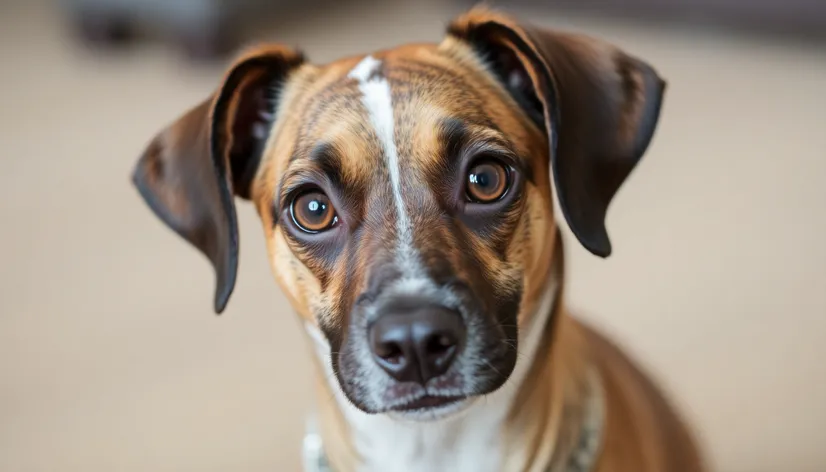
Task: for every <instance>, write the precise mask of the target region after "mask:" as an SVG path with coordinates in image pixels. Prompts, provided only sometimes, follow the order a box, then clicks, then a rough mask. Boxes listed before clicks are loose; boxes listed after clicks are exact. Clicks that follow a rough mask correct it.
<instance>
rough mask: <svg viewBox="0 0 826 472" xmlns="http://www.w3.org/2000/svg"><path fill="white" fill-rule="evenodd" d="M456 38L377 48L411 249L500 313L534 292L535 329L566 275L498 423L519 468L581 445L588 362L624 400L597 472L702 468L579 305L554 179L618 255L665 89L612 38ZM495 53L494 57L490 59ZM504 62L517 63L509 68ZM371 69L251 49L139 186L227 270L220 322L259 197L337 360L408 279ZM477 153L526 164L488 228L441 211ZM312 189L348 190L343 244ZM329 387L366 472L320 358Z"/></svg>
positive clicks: (290, 277)
mask: <svg viewBox="0 0 826 472" xmlns="http://www.w3.org/2000/svg"><path fill="white" fill-rule="evenodd" d="M450 32H451V34H450V35H449V36H448V38H446V39H445V40H444V41H443V42H442V43H441V44H439V45H432V44H416V45H408V46H403V47H399V48H396V49H393V50H388V51H382V52H378V53H375V54H373V55H372V56H373V57H374V58H376V59H377V60H378V61H380V62H381V71H380V73H381V74H382V76H383V77H384V78H385V79H386V80H387V81H388V83H389V84H390V87H391V89H392V94H393V102H394V104H395V107H394V110H393V112H394V113H395V116H394V120H395V136H394V139H395V143H396V146H397V147H398V153H399V156H400V165H401V166H402V168H403V171H404V172H405V175H407V176H408V177H409V179H408V180H406V181H405V182H404V183H403V185H404V190H405V192H406V195H405V198H407V199H408V201H414V202H416V205H415V206H414V205H411V208H410V211H411V219H413V220H415V221H416V234H415V235H414V244H415V246H416V249H417V250H418V251H419V252H420V253H421V254H422V257H423V259H424V261H425V265H426V266H427V267H428V269H429V270H431V271H432V272H433V273H434V274H437V275H443V274H449V275H450V276H452V277H456V278H458V279H461V280H465V281H469V282H468V283H469V284H470V285H472V286H474V287H476V288H477V289H478V290H477V291H476V293H477V295H478V296H479V297H480V298H482V299H483V300H482V302H483V304H484V305H485V306H495V305H496V304H502V303H506V302H507V301H508V300H509V299H510V298H509V297H518V307H519V310H518V313H515V320H514V322H515V323H517V325H518V326H519V329H526V328H527V327H529V326H531V323H532V321H533V320H532V318H531V316H532V314H534V313H535V308H536V307H537V306H538V304H539V300H540V299H541V298H542V296H543V294H544V290H545V288H546V286H547V281H548V280H549V278H554V279H555V280H558V281H559V282H560V287H559V295H558V296H557V298H556V301H555V304H554V309H553V312H552V316H551V318H550V320H549V321H548V323H547V325H546V326H534V327H532V329H540V330H542V332H543V333H544V334H543V338H542V343H541V346H540V348H539V350H538V352H537V354H536V356H535V357H534V358H532V359H520V360H518V362H530V371H529V375H528V377H527V378H526V380H525V381H524V383H523V384H522V385H516V386H514V385H509V387H510V388H518V389H519V391H518V395H517V397H516V401H515V402H514V404H513V405H512V410H511V414H510V417H509V421H508V423H507V425H506V426H505V429H504V430H503V431H501V434H502V439H503V442H504V444H506V445H507V446H506V450H507V451H508V453H507V454H506V459H505V464H503V468H504V470H514V471H516V470H525V471H534V470H536V471H542V470H544V469H545V468H546V467H547V466H548V464H551V463H554V462H555V461H561V460H564V458H565V457H566V454H568V453H569V452H570V450H571V449H572V448H573V447H575V443H576V438H577V434H578V433H579V426H580V422H581V420H582V401H583V397H584V395H585V388H586V382H585V378H586V372H587V369H589V368H590V367H596V368H597V369H598V371H599V373H600V375H601V378H602V380H603V383H604V388H605V391H606V398H607V423H606V428H605V437H604V447H603V452H602V455H601V456H600V460H599V465H598V469H597V470H598V471H599V472H610V471H635V472H661V471H674V472H679V471H686V472H688V471H692V472H694V471H699V470H701V469H702V467H701V461H700V459H699V455H698V453H697V450H696V447H695V445H694V443H693V441H692V438H691V435H690V434H689V432H688V430H687V429H686V428H685V427H684V426H683V423H682V422H681V421H680V419H679V416H678V415H677V414H676V413H675V412H674V410H673V409H672V408H671V407H670V406H669V404H668V402H667V401H666V400H665V399H664V397H663V396H662V395H661V394H660V393H659V392H658V390H657V388H656V387H655V386H654V384H653V383H652V382H651V381H649V380H648V379H647V377H646V376H645V375H643V374H642V373H641V372H640V371H639V370H638V369H637V368H635V367H634V364H633V363H632V362H631V361H630V360H628V359H627V358H626V357H625V356H623V354H622V353H621V352H620V351H619V350H618V349H617V348H616V347H615V346H613V345H612V344H610V343H609V342H608V341H606V340H605V339H604V338H603V337H601V336H600V335H598V334H597V333H596V332H595V331H593V330H592V329H590V328H588V327H586V326H584V325H582V324H581V323H578V322H576V321H575V320H574V319H573V318H571V317H569V316H568V314H567V313H566V311H565V308H564V303H563V302H564V296H563V289H564V285H563V284H562V280H563V279H564V263H563V253H562V245H561V239H560V237H559V236H558V233H557V229H556V222H557V221H558V219H557V218H556V215H554V206H553V201H552V194H553V193H554V192H553V191H552V184H551V180H552V179H551V176H554V182H555V188H554V191H556V192H557V193H558V194H559V198H560V202H561V206H562V208H563V212H564V213H565V219H566V220H567V221H568V222H569V223H570V224H571V226H572V228H573V230H574V233H575V234H576V235H577V237H578V239H579V240H580V242H582V244H583V245H585V246H586V247H587V248H588V249H589V250H591V251H592V252H594V253H595V254H599V255H603V256H605V255H607V254H608V253H610V250H611V247H610V242H609V241H608V238H607V233H606V232H605V229H604V226H603V220H604V216H605V211H606V209H607V206H608V203H609V202H610V200H611V198H612V197H613V195H614V193H615V192H616V190H617V188H618V187H619V185H621V184H622V182H623V181H624V180H625V178H626V177H627V176H628V174H629V173H630V172H631V170H632V169H633V167H634V165H635V164H636V161H637V160H638V159H639V157H640V156H641V154H642V152H643V151H644V150H645V148H646V147H647V144H648V140H649V139H650V134H651V133H653V125H651V124H650V123H648V121H650V120H652V119H653V120H654V122H655V121H656V114H657V113H658V112H659V96H660V95H661V93H662V88H663V87H664V83H663V82H662V81H661V80H660V79H659V78H658V77H657V76H656V74H655V73H653V71H652V70H651V69H650V68H649V67H648V66H647V65H645V64H643V63H642V62H640V61H638V60H636V59H633V58H631V57H630V56H627V55H625V54H623V53H621V52H620V51H618V50H616V48H613V47H612V46H609V45H607V44H605V43H602V42H600V41H597V40H593V39H590V38H586V37H582V36H576V35H571V34H567V33H559V32H549V31H545V30H539V29H535V28H531V27H527V26H524V25H522V24H520V23H517V22H515V21H514V20H512V19H510V18H508V17H505V16H502V15H499V14H496V13H493V12H490V11H486V10H474V11H472V12H470V13H468V14H466V15H464V16H462V17H461V18H459V19H458V20H456V21H454V23H453V24H452V25H451V29H450ZM479 47H484V48H490V50H491V51H493V53H492V54H493V56H494V62H493V64H492V63H490V62H486V60H487V59H489V58H483V57H482V55H481V54H480V53H479V50H478V48H479ZM497 54H498V55H499V56H501V57H502V60H504V61H505V64H506V65H505V66H501V65H497V63H496V60H495V57H498V56H496V55H497ZM361 59H362V58H361V57H352V58H346V59H342V60H340V61H336V62H334V63H331V64H328V65H324V66H318V65H313V64H309V63H306V62H305V61H304V60H303V57H301V55H300V54H298V53H295V52H294V51H291V50H289V49H287V48H283V47H281V46H265V47H261V48H258V49H254V50H251V51H249V52H247V53H246V54H244V55H243V56H241V58H240V59H239V60H238V61H237V62H236V65H235V66H233V68H232V69H231V71H230V73H229V74H228V76H227V80H226V81H225V83H224V85H223V86H222V88H221V90H219V91H218V92H217V93H216V95H215V96H214V97H211V98H210V99H209V100H207V101H206V102H204V103H203V104H202V105H200V106H199V107H198V108H196V109H194V110H193V111H191V112H190V113H189V114H187V115H186V116H185V117H183V118H182V119H181V120H179V121H178V122H177V123H176V124H175V125H173V126H171V127H170V128H169V129H168V130H167V131H165V132H164V133H162V134H161V135H159V137H158V138H156V140H155V141H154V142H153V143H152V145H150V147H149V148H148V149H147V151H146V153H145V154H144V156H143V157H142V159H141V162H140V164H139V166H138V169H137V170H136V174H135V181H136V183H137V184H138V186H139V188H141V192H142V194H143V195H144V196H145V198H146V199H147V201H148V202H149V203H150V205H151V206H152V207H153V209H154V210H155V211H156V213H158V215H159V216H160V217H161V218H162V219H163V220H164V221H165V222H166V223H167V224H168V225H170V226H171V227H172V228H173V229H175V230H176V231H177V232H178V233H179V234H181V235H182V236H183V237H185V238H186V239H187V240H189V241H190V242H192V243H193V244H194V245H196V246H197V247H198V248H199V249H201V251H203V252H204V253H205V254H206V255H207V256H208V257H209V258H210V259H211V260H212V262H213V264H214V265H215V268H216V272H217V274H218V290H217V291H216V302H215V303H216V310H218V311H221V310H223V307H224V305H225V304H226V299H227V298H228V297H229V293H230V292H231V290H232V285H233V284H234V277H235V265H236V264H237V257H236V253H237V228H236V226H235V224H236V223H235V214H234V208H233V207H232V203H231V201H229V202H228V200H227V199H228V198H231V196H232V195H233V194H234V195H236V196H239V197H242V198H247V199H250V200H251V201H252V202H253V203H254V205H255V207H256V208H257V210H258V213H259V215H260V217H261V220H262V223H263V228H264V233H265V238H266V241H267V246H268V252H269V256H270V261H271V265H272V269H273V273H274V275H275V278H276V280H277V281H278V283H279V285H280V286H281V287H282V289H283V290H284V292H285V293H286V295H287V296H288V298H289V300H290V302H291V304H292V306H293V308H294V309H295V310H296V312H297V313H298V314H299V316H300V317H301V319H302V321H303V322H305V323H306V324H308V325H311V326H314V327H316V328H319V329H320V330H321V331H323V332H324V334H325V335H326V336H327V338H328V340H329V341H330V343H331V345H332V347H333V350H334V352H336V353H337V350H338V348H339V347H340V346H341V345H342V343H344V342H345V340H346V338H347V336H348V333H347V330H348V326H349V325H350V322H351V320H350V316H351V307H352V306H353V305H354V304H355V303H356V301H357V297H358V295H359V294H362V293H365V292H367V291H369V289H370V286H371V284H374V283H376V280H377V279H379V280H380V279H382V278H383V277H386V276H388V274H389V273H385V272H382V271H385V270H391V271H392V267H389V268H388V266H387V264H384V262H383V261H385V260H386V259H387V258H388V254H390V252H391V251H392V248H391V246H392V242H393V237H394V234H393V232H392V228H393V226H394V214H393V210H392V203H391V202H392V200H393V198H392V195H391V193H390V188H389V186H388V181H389V177H388V169H387V168H386V166H385V164H384V161H383V159H382V149H381V143H380V142H379V140H378V138H377V136H376V135H375V132H374V130H373V129H372V128H371V127H370V126H369V124H368V123H369V117H368V111H367V110H366V109H365V108H364V105H363V104H362V102H361V95H360V92H359V89H358V84H357V83H356V82H355V81H354V80H352V79H349V78H348V77H347V74H348V73H349V72H350V71H351V70H352V69H353V67H354V66H355V65H356V64H358V63H359V61H360V60H361ZM508 61H510V62H508ZM497 67H508V68H514V70H515V71H517V72H520V71H521V72H523V73H524V74H525V80H528V81H529V82H530V83H531V84H532V87H533V90H534V91H535V97H533V98H534V99H535V102H536V103H535V105H536V106H538V107H540V108H538V109H537V110H534V111H537V112H538V115H535V116H531V113H530V110H527V109H526V105H525V104H524V103H519V97H517V96H516V95H514V92H512V91H510V90H509V89H507V88H506V87H505V86H504V85H503V83H502V81H501V78H497V77H496V76H495V75H494V72H495V71H494V70H493V69H496V68H497ZM508 70H510V69H508ZM262 84H264V85H266V87H270V88H274V89H275V88H277V94H276V95H277V97H275V98H277V101H276V103H277V105H276V108H275V109H274V110H273V111H274V115H275V119H274V121H272V122H268V123H267V124H268V125H269V134H268V138H267V140H266V142H265V143H261V150H260V153H258V158H259V159H260V162H247V161H246V159H248V155H249V154H252V152H250V151H249V149H255V147H254V145H255V144H256V143H254V142H250V139H249V135H248V134H247V132H248V131H249V130H250V129H251V122H250V120H252V119H253V118H250V116H252V117H255V113H254V112H255V111H256V108H255V106H256V103H258V102H254V97H253V98H250V97H251V96H253V95H252V94H253V92H252V91H256V92H257V93H265V92H267V90H265V89H264V87H263V86H262ZM589 87H590V88H589ZM251 90H252V91H251ZM268 98H270V99H272V98H273V97H268ZM529 98H531V97H529ZM652 100H653V102H652ZM259 101H260V99H259ZM654 102H656V103H654ZM251 103H252V104H251ZM560 110H561V115H560ZM250 111H251V112H252V115H249V116H247V115H245V113H248V112H250ZM557 115H560V116H557ZM652 115H653V117H652ZM560 117H561V118H560ZM560 119H561V121H560ZM537 120H539V121H541V124H540V123H539V122H538V121H537ZM646 127H651V129H650V130H648V129H647V128H646ZM249 146H253V147H249ZM472 146H477V147H478V146H484V147H485V149H486V150H487V151H488V152H496V153H500V154H501V155H507V156H509V157H508V158H509V159H512V160H513V165H514V167H516V168H517V169H519V172H518V177H516V179H517V180H518V184H514V185H515V186H518V190H519V193H518V194H517V195H516V196H515V197H514V200H513V202H512V204H509V206H507V207H504V208H503V209H502V211H501V212H500V213H499V214H497V215H496V217H495V218H493V217H485V219H484V220H485V221H484V223H479V224H485V225H487V226H485V227H484V230H475V229H473V224H474V223H469V222H465V224H458V223H452V222H446V220H445V219H444V218H441V217H440V215H441V214H442V213H445V212H447V211H448V210H446V209H450V208H453V206H454V205H455V202H454V201H453V200H452V197H451V195H452V194H453V193H454V192H455V184H454V183H452V182H446V181H445V180H444V179H445V178H444V176H445V175H452V174H451V173H452V172H453V170H455V169H454V167H455V166H457V165H460V164H457V163H461V162H462V160H461V159H462V158H461V156H457V155H456V153H457V152H458V153H459V154H461V152H463V151H460V150H461V149H465V150H466V148H467V147H472ZM549 156H550V158H549ZM210 157H211V158H212V159H210ZM250 169H252V171H250ZM241 174H243V175H241ZM216 177H217V179H216ZM308 180H313V181H316V182H318V181H321V182H324V185H326V186H329V187H335V188H336V189H337V193H336V195H333V194H332V193H331V201H332V203H333V205H334V206H335V207H336V209H337V211H338V212H340V216H341V224H342V225H345V227H346V229H347V232H346V234H347V236H346V237H344V236H332V235H326V234H322V235H314V236H312V237H309V236H307V235H305V234H301V233H300V232H297V231H296V230H295V229H294V228H292V227H291V222H290V221H289V212H288V206H289V197H290V196H291V195H294V193H295V191H296V189H298V188H301V185H303V183H305V182H307V181H308ZM334 237H339V238H341V239H335V240H331V239H330V238H334ZM325 238H327V239H325ZM389 275H392V274H389ZM509 368H511V369H512V366H510V367H509ZM494 369H495V367H494ZM318 380H319V382H318V385H319V403H320V413H321V415H322V434H323V436H324V438H325V441H326V448H327V454H328V455H329V457H330V459H331V461H332V463H333V464H334V466H335V468H336V470H337V471H339V472H347V471H352V470H355V469H356V467H357V465H358V463H359V460H360V458H359V457H358V454H357V453H356V451H355V450H354V448H353V447H352V445H351V444H350V443H349V442H348V436H349V433H348V426H347V423H346V421H345V419H344V417H343V415H342V412H341V410H340V408H339V407H338V405H337V404H336V403H335V402H334V401H333V400H332V398H333V396H334V392H333V390H332V387H331V386H330V385H329V383H328V382H327V380H328V379H326V378H325V374H324V372H323V369H322V368H321V366H319V369H318Z"/></svg>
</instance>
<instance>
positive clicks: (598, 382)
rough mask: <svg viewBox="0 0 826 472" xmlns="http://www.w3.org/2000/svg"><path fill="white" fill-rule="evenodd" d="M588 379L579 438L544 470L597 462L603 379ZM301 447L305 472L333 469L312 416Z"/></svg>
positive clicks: (585, 468) (588, 467)
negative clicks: (572, 446)
mask: <svg viewBox="0 0 826 472" xmlns="http://www.w3.org/2000/svg"><path fill="white" fill-rule="evenodd" d="M588 383H589V393H588V399H587V401H586V403H585V406H584V411H583V417H582V427H581V428H580V432H579V438H578V441H577V443H576V445H575V446H574V448H573V450H571V452H570V454H568V455H567V457H565V458H564V459H562V460H559V461H554V463H553V464H551V465H550V466H549V467H548V469H547V472H590V471H592V470H594V467H595V466H596V464H597V459H599V455H600V452H601V449H602V439H603V438H602V437H603V432H604V428H605V393H604V391H603V387H602V379H601V378H600V376H599V374H598V373H597V372H596V371H592V372H590V375H589V376H588ZM302 449H303V451H302V452H303V461H304V471H305V472H333V469H332V467H331V466H330V463H329V462H328V461H327V456H326V454H325V453H324V444H323V443H322V440H321V434H320V433H319V431H318V426H317V424H316V421H315V419H314V418H311V419H310V421H309V422H308V424H307V432H306V434H305V435H304V442H303V445H302Z"/></svg>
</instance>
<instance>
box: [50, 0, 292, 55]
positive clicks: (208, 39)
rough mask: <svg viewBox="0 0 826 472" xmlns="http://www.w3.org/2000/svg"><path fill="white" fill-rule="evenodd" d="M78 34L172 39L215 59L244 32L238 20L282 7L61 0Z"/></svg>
mask: <svg viewBox="0 0 826 472" xmlns="http://www.w3.org/2000/svg"><path fill="white" fill-rule="evenodd" d="M63 3H64V6H65V7H66V11H67V13H68V14H69V15H70V16H69V18H70V21H72V23H73V26H74V28H75V31H76V32H77V34H78V36H79V37H80V38H81V39H82V40H84V41H86V42H87V43H89V44H90V45H92V46H94V47H100V46H105V47H111V46H121V45H124V44H127V43H129V42H132V41H134V40H136V39H138V38H141V37H148V36H154V37H160V38H163V39H164V40H166V41H172V42H174V43H176V45H178V46H179V47H181V48H182V50H183V51H184V52H185V53H186V54H187V55H188V56H189V57H190V58H191V59H217V58H221V57H223V56H225V55H226V54H228V53H231V52H232V51H234V50H235V49H236V48H237V47H238V46H239V44H240V43H241V42H242V41H243V39H244V38H242V37H241V35H240V30H241V28H240V23H241V22H245V21H248V20H249V19H251V18H254V17H255V16H256V15H258V14H260V13H262V12H266V11H268V10H272V9H274V8H276V7H283V6H284V5H280V4H286V3H292V2H288V1H286V0H285V1H279V0H63Z"/></svg>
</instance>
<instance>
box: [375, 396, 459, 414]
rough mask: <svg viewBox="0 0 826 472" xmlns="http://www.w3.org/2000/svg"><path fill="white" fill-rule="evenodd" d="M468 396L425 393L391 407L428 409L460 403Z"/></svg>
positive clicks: (396, 408)
mask: <svg viewBox="0 0 826 472" xmlns="http://www.w3.org/2000/svg"><path fill="white" fill-rule="evenodd" d="M465 398H466V397H462V396H442V395H425V396H422V397H419V398H417V399H415V400H411V401H408V402H405V403H402V404H401V405H397V406H394V407H392V408H391V410H392V411H416V410H427V409H430V408H439V407H443V406H447V405H450V404H453V403H458V402H460V401H462V400H464V399H465Z"/></svg>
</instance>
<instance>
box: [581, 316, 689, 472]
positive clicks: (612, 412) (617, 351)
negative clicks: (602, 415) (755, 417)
mask: <svg viewBox="0 0 826 472" xmlns="http://www.w3.org/2000/svg"><path fill="white" fill-rule="evenodd" d="M573 324H574V325H575V327H576V329H577V330H578V331H580V333H581V337H582V339H583V340H584V341H585V344H586V345H587V349H588V351H589V354H590V357H591V359H592V362H593V363H594V365H595V366H596V367H597V368H598V369H599V372H600V374H601V377H602V382H603V387H604V389H605V394H606V403H607V405H606V407H607V418H606V425H605V437H604V443H603V453H602V455H601V459H600V466H599V467H598V468H597V471H598V472H610V471H616V470H636V471H640V472H648V471H651V472H655V471H656V472H659V471H665V470H667V471H670V472H700V471H702V470H705V467H704V464H703V463H702V460H701V455H700V453H699V452H700V451H699V449H698V446H697V443H696V442H695V438H694V437H693V432H692V431H690V430H689V428H688V427H687V425H686V423H685V422H684V421H683V419H682V418H681V417H680V416H679V414H678V413H677V410H676V409H675V408H674V407H673V405H672V404H671V401H670V399H669V398H668V396H667V394H665V393H664V391H663V390H662V389H661V387H660V386H659V385H657V383H656V382H655V381H654V380H652V378H651V377H650V376H649V375H648V374H647V373H646V372H645V371H644V369H643V368H642V367H640V365H639V364H638V363H637V362H636V361H635V360H633V359H632V357H631V356H629V355H628V354H626V353H625V352H623V350H622V349H621V348H620V347H619V346H618V344H616V343H614V342H612V341H611V340H609V339H608V338H607V337H606V336H604V335H603V334H601V333H600V332H598V331H597V330H596V329H594V328H593V327H591V326H589V325H587V324H585V323H583V322H581V321H576V320H574V321H573Z"/></svg>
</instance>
